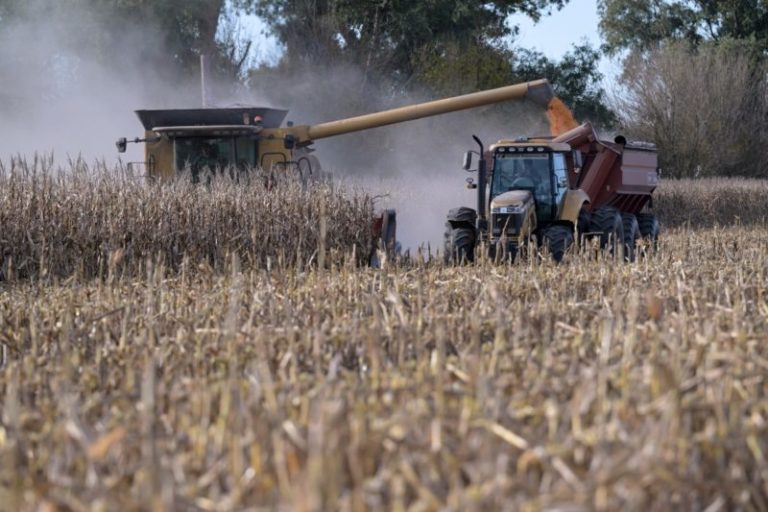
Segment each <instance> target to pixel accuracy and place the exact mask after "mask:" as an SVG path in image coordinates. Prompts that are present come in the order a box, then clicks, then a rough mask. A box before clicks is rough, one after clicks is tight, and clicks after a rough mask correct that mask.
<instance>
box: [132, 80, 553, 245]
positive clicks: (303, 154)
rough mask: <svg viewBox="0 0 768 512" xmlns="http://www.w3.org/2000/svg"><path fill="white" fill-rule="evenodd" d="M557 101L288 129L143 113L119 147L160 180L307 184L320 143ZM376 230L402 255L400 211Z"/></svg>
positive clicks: (536, 84) (488, 98)
mask: <svg viewBox="0 0 768 512" xmlns="http://www.w3.org/2000/svg"><path fill="white" fill-rule="evenodd" d="M552 97H553V93H552V88H551V86H550V84H549V82H548V81H547V80H536V81H532V82H525V83H521V84H516V85H509V86H506V87H500V88H498V89H491V90H487V91H480V92H475V93H471V94H465V95H461V96H455V97H451V98H445V99H441V100H435V101H428V102H425V103H418V104H414V105H407V106H404V107H399V108H394V109H391V110H385V111H382V112H376V113H372V114H365V115H361V116H356V117H350V118H346V119H340V120H337V121H330V122H326V123H320V124H316V125H293V123H291V122H288V123H286V125H285V126H282V124H283V120H284V119H285V117H286V115H287V113H288V112H287V111H286V110H281V109H274V108H264V107H233V108H197V109H173V110H138V111H136V114H137V115H138V117H139V120H140V121H141V123H142V124H143V125H144V130H145V132H144V138H138V137H137V138H135V139H132V140H127V139H125V138H121V139H119V140H118V141H117V147H118V151H120V152H124V151H125V149H126V145H127V143H128V142H136V143H139V142H144V143H145V160H144V162H142V164H143V166H144V167H145V169H146V174H147V175H148V176H149V177H151V178H154V179H170V178H173V177H174V176H176V175H178V174H180V173H182V172H190V173H191V174H192V177H193V178H194V179H196V178H197V176H198V175H199V173H200V172H201V171H202V170H204V169H217V168H218V169H223V168H237V169H243V170H245V169H248V168H254V167H260V168H262V169H266V170H268V171H273V172H280V171H282V170H285V171H289V172H290V171H295V172H298V174H299V175H301V176H303V177H306V176H307V175H308V174H312V173H313V171H314V170H316V169H317V168H318V166H319V163H318V162H317V159H316V158H315V157H314V155H312V154H311V153H312V148H311V145H312V143H313V142H314V141H315V140H319V139H324V138H328V137H335V136H338V135H344V134H347V133H352V132H359V131H363V130H368V129H371V128H377V127H381V126H387V125H392V124H397V123H403V122H406V121H412V120H416V119H422V118H425V117H431V116H437V115H441V114H447V113H450V112H456V111H460V110H467V109H471V108H477V107H483V106H487V105H493V104H496V103H501V102H505V101H511V100H523V99H530V100H531V101H534V102H536V103H539V104H541V105H542V106H544V107H546V105H547V104H548V102H549V101H550V99H551V98H552ZM375 229H376V233H377V236H380V237H381V239H382V241H383V243H384V246H385V247H388V248H392V247H394V245H395V213H394V211H387V212H384V213H383V214H382V216H381V217H380V218H378V219H377V221H376V223H375Z"/></svg>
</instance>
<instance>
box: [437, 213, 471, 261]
mask: <svg viewBox="0 0 768 512" xmlns="http://www.w3.org/2000/svg"><path fill="white" fill-rule="evenodd" d="M443 256H444V257H445V262H446V263H447V264H452V263H454V264H455V263H462V262H471V261H474V260H475V230H474V229H472V228H469V227H457V228H454V227H453V226H451V224H450V223H448V224H446V230H445V253H444V255H443Z"/></svg>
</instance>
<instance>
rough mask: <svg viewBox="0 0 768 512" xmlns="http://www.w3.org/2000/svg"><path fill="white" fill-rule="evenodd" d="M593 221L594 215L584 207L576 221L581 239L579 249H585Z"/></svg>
mask: <svg viewBox="0 0 768 512" xmlns="http://www.w3.org/2000/svg"><path fill="white" fill-rule="evenodd" d="M591 221H592V215H591V214H590V213H589V212H588V211H587V209H586V208H584V207H583V206H582V207H581V210H579V218H578V219H577V221H576V231H577V235H578V237H579V247H584V244H586V243H587V233H589V225H590V224H591Z"/></svg>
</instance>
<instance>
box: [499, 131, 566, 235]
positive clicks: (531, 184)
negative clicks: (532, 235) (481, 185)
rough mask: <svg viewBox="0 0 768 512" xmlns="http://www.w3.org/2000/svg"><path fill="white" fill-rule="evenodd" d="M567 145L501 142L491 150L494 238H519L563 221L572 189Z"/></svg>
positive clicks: (545, 142)
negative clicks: (565, 198) (564, 199)
mask: <svg viewBox="0 0 768 512" xmlns="http://www.w3.org/2000/svg"><path fill="white" fill-rule="evenodd" d="M569 151H570V147H569V146H568V145H567V144H556V143H552V142H550V141H540V142H537V141H531V142H528V141H525V142H520V141H499V142H498V143H497V144H494V145H492V146H491V147H490V151H489V156H490V160H491V161H490V164H491V165H490V173H489V174H490V176H489V185H490V187H489V207H490V224H491V236H492V237H494V238H495V237H500V236H502V235H507V236H513V237H514V236H518V235H519V234H520V233H521V232H531V231H533V230H535V229H536V228H537V227H540V226H542V225H546V224H549V223H552V222H554V221H556V220H557V219H558V218H559V214H560V210H561V208H562V204H563V198H564V197H565V193H566V191H567V190H568V171H567V167H566V155H567V154H568V152H569Z"/></svg>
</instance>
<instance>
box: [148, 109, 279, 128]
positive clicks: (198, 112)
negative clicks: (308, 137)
mask: <svg viewBox="0 0 768 512" xmlns="http://www.w3.org/2000/svg"><path fill="white" fill-rule="evenodd" d="M136 115H137V116H138V117H139V120H140V121H141V124H143V125H144V129H145V130H147V131H149V130H152V129H153V128H157V127H161V126H162V127H172V126H233V125H252V124H254V118H255V117H261V119H262V121H261V125H262V126H263V127H264V128H279V127H280V125H281V124H282V123H283V119H285V116H286V115H288V111H287V110H282V109H278V108H268V107H232V108H179V109H168V110H137V111H136Z"/></svg>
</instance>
